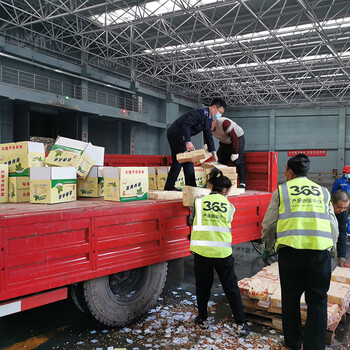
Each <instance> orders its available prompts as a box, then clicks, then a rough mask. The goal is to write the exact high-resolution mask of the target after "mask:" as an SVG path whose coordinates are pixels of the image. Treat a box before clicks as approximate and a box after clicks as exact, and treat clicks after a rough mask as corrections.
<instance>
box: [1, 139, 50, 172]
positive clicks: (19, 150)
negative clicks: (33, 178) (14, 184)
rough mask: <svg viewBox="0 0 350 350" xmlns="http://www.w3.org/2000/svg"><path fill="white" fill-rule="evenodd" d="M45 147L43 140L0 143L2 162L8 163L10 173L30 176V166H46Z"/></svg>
mask: <svg viewBox="0 0 350 350" xmlns="http://www.w3.org/2000/svg"><path fill="white" fill-rule="evenodd" d="M44 160H45V148H44V144H43V143H41V142H31V141H23V142H12V143H4V144H1V145H0V163H1V164H8V167H9V173H17V174H19V176H29V168H32V167H42V166H44Z"/></svg>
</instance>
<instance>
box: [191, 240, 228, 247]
mask: <svg viewBox="0 0 350 350" xmlns="http://www.w3.org/2000/svg"><path fill="white" fill-rule="evenodd" d="M191 245H196V246H201V247H231V246H232V243H231V242H213V241H194V240H191Z"/></svg>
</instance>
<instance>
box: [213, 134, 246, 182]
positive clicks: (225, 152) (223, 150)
mask: <svg viewBox="0 0 350 350" xmlns="http://www.w3.org/2000/svg"><path fill="white" fill-rule="evenodd" d="M244 146H245V139H244V135H243V136H241V137H240V138H239V139H238V158H237V159H236V161H235V162H234V163H233V165H234V166H235V167H237V173H238V178H239V182H240V183H242V184H245V183H246V177H247V176H246V166H245V162H244V159H243V154H244ZM232 152H233V149H232V143H230V144H226V143H222V142H219V149H218V153H217V156H218V158H219V163H221V164H224V165H227V163H228V162H229V161H230V159H231V155H232V154H233V153H232Z"/></svg>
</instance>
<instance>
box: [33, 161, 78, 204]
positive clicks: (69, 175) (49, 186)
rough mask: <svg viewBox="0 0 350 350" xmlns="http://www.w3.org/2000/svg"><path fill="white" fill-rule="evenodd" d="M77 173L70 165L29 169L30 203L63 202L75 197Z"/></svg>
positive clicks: (73, 199) (72, 199)
mask: <svg viewBox="0 0 350 350" xmlns="http://www.w3.org/2000/svg"><path fill="white" fill-rule="evenodd" d="M76 190H77V174H76V169H75V168H72V167H54V168H50V167H45V168H31V169H30V203H50V204H53V203H64V202H71V201H75V200H76V199H77V195H76Z"/></svg>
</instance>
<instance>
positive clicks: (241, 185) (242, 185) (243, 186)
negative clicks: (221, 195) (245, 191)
mask: <svg viewBox="0 0 350 350" xmlns="http://www.w3.org/2000/svg"><path fill="white" fill-rule="evenodd" d="M238 188H246V185H245V184H239V186H238Z"/></svg>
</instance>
